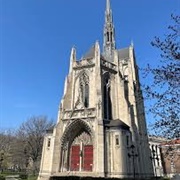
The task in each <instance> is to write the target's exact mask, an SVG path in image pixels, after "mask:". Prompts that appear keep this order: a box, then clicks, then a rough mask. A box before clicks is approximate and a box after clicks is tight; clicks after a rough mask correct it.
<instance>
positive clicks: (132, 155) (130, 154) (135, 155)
mask: <svg viewBox="0 0 180 180" xmlns="http://www.w3.org/2000/svg"><path fill="white" fill-rule="evenodd" d="M130 149H131V153H128V157H129V158H131V157H132V160H133V178H134V179H135V176H136V169H135V158H136V157H138V154H136V153H135V146H134V145H133V144H132V145H131V146H130Z"/></svg>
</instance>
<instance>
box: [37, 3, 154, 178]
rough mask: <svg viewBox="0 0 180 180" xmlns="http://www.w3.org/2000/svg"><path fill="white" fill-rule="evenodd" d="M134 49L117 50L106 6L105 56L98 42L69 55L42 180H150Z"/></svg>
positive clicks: (45, 149)
mask: <svg viewBox="0 0 180 180" xmlns="http://www.w3.org/2000/svg"><path fill="white" fill-rule="evenodd" d="M149 157H150V149H149V145H148V136H147V130H146V121H145V114H144V104H143V97H142V91H141V89H140V83H139V77H138V68H137V65H136V58H135V52H134V48H133V45H130V46H129V47H127V48H124V49H120V50H119V49H116V46H115V37H114V25H113V19H112V11H111V8H110V2H109V0H107V2H106V13H105V25H104V44H103V52H102V53H101V51H100V46H99V43H98V42H96V43H95V45H94V46H92V48H91V49H90V51H89V52H88V53H87V54H86V55H85V56H84V57H83V58H82V59H80V60H78V59H76V49H75V48H72V51H71V55H70V67H69V74H68V75H67V77H66V80H65V85H64V95H63V98H62V100H61V103H60V106H59V111H58V120H57V124H56V126H55V127H54V129H53V130H52V131H49V132H48V133H47V135H46V136H45V138H44V146H43V152H42V160H41V167H40V173H39V180H40V179H49V178H50V177H52V176H67V175H78V176H94V177H133V176H136V177H137V176H139V177H148V176H152V175H153V168H152V163H151V160H150V158H149Z"/></svg>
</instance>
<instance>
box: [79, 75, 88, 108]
mask: <svg viewBox="0 0 180 180" xmlns="http://www.w3.org/2000/svg"><path fill="white" fill-rule="evenodd" d="M80 93H81V102H82V104H83V105H84V107H86V108H87V107H89V77H88V76H87V74H85V73H83V74H82V75H81V77H80Z"/></svg>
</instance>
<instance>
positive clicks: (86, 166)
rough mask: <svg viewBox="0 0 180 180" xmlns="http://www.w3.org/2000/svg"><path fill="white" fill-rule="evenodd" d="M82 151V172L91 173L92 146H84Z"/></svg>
mask: <svg viewBox="0 0 180 180" xmlns="http://www.w3.org/2000/svg"><path fill="white" fill-rule="evenodd" d="M83 149H84V157H83V160H84V161H83V170H84V171H92V166H93V146H92V145H85V146H84V148H83Z"/></svg>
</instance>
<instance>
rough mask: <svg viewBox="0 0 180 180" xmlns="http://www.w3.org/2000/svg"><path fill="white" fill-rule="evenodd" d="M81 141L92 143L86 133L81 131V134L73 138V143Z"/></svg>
mask: <svg viewBox="0 0 180 180" xmlns="http://www.w3.org/2000/svg"><path fill="white" fill-rule="evenodd" d="M81 142H83V144H84V145H89V144H92V139H91V137H90V135H89V134H88V133H86V132H83V133H82V134H81V135H79V136H78V137H76V138H75V139H74V141H73V144H74V145H76V144H80V143H81Z"/></svg>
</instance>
